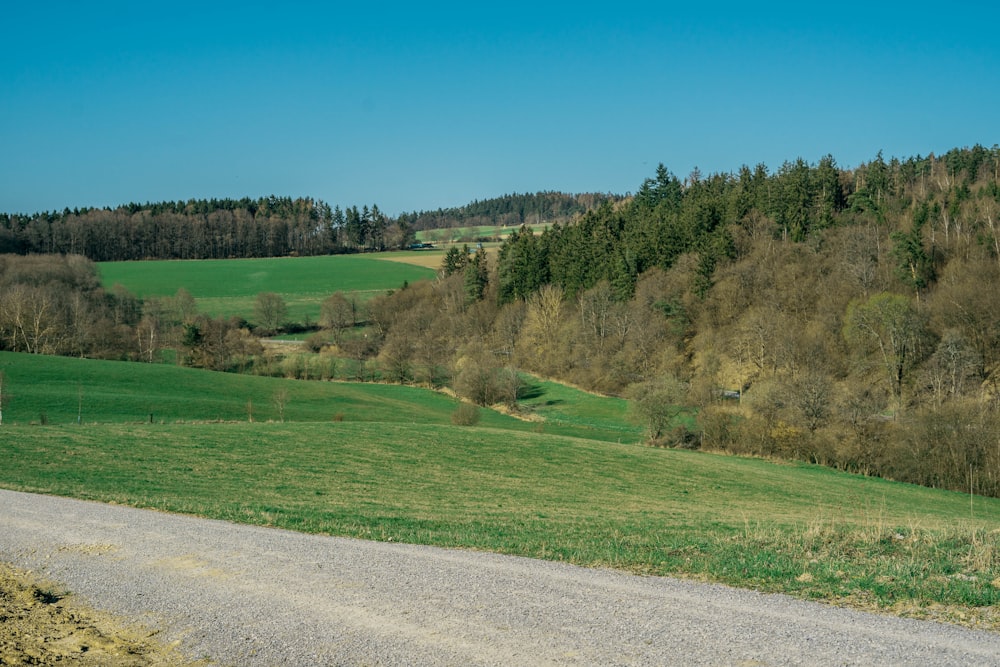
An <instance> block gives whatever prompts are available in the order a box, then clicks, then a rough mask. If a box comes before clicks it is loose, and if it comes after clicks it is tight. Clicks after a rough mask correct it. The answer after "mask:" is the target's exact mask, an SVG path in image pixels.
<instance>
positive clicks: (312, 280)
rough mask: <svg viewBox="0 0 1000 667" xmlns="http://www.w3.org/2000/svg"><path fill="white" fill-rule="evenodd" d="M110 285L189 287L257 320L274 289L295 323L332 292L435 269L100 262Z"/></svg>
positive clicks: (215, 311) (157, 292) (164, 292)
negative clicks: (260, 300)
mask: <svg viewBox="0 0 1000 667" xmlns="http://www.w3.org/2000/svg"><path fill="white" fill-rule="evenodd" d="M98 269H99V271H100V274H101V280H102V282H103V284H104V285H105V286H106V287H111V286H113V285H115V284H120V285H123V286H124V287H126V288H128V289H129V290H130V291H131V292H132V293H133V294H135V295H137V296H140V297H153V296H173V295H174V294H175V293H176V292H177V290H178V289H179V288H181V287H183V288H184V289H186V290H187V291H189V292H190V293H191V294H192V296H194V297H195V300H196V302H197V304H198V307H199V309H200V310H202V311H203V312H206V313H209V314H211V315H215V316H226V317H229V316H233V315H238V316H242V317H245V318H247V319H248V320H251V321H252V320H253V308H254V301H255V300H256V297H257V294H259V293H261V292H275V293H276V294H280V295H281V296H282V298H284V300H285V303H286V304H287V305H288V311H289V312H288V315H289V319H290V320H291V321H295V322H304V321H305V318H306V317H307V316H308V317H309V319H310V320H311V321H313V322H315V321H316V320H317V319H319V305H320V303H322V301H323V299H325V298H326V297H328V296H330V295H331V294H333V293H334V292H338V291H339V292H344V293H352V294H355V295H357V296H358V297H359V299H361V300H367V299H368V298H370V297H371V296H372V295H374V294H377V293H379V292H384V291H386V290H391V289H398V288H399V287H401V286H402V285H403V283H404V282H415V281H417V280H422V279H425V278H433V277H434V275H435V272H434V270H433V269H429V268H425V267H420V266H413V265H411V264H404V263H400V262H389V261H385V260H383V259H379V256H378V255H329V256H321V257H279V258H268V259H226V260H176V261H148V262H102V263H100V264H99V265H98Z"/></svg>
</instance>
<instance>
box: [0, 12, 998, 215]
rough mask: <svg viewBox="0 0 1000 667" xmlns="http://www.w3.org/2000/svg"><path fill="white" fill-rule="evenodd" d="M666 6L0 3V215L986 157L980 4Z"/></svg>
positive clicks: (628, 185)
mask: <svg viewBox="0 0 1000 667" xmlns="http://www.w3.org/2000/svg"><path fill="white" fill-rule="evenodd" d="M674 4H675V3H667V2H659V3H635V2H628V1H624V2H617V3H600V4H597V3H587V2H577V3H569V4H566V5H563V4H561V3H560V4H559V5H555V6H550V5H548V4H547V3H544V2H534V3H522V2H508V3H503V4H498V5H497V6H496V7H490V6H485V5H483V6H481V5H480V4H479V3H466V4H464V5H454V4H451V3H448V4H446V5H443V6H441V5H437V4H432V5H424V4H423V3H399V4H397V3H394V2H372V3H362V2H352V3H339V2H333V3H295V2H285V3H278V2H267V3H257V2H241V3H211V2H208V3H204V4H203V3H189V2H169V3H168V2H135V1H133V0H130V1H128V2H116V3H87V2H67V3H48V2H44V0H40V1H39V2H37V3H30V2H9V3H6V6H5V8H4V11H3V19H2V23H3V41H2V46H0V147H2V153H0V211H6V212H24V213H31V212H36V211H42V210H62V208H63V207H67V206H68V207H70V208H73V207H74V206H114V205H117V204H121V203H127V202H130V201H135V202H146V201H163V200H178V199H190V198H212V197H218V198H222V197H236V198H238V197H242V196H250V197H259V196H266V195H270V194H276V195H287V196H292V197H296V196H311V197H316V198H320V199H323V200H325V201H327V202H329V203H330V204H339V205H342V206H344V205H352V204H353V205H358V206H361V205H362V204H371V203H375V204H378V205H379V206H380V207H381V208H382V209H383V210H384V211H386V212H388V213H390V214H397V213H399V212H401V211H413V210H420V209H434V208H437V207H448V206H456V205H461V204H464V203H467V202H469V201H471V200H473V199H484V198H488V197H493V196H499V195H502V194H506V193H510V192H535V191H538V190H562V191H568V192H585V191H599V192H616V193H625V192H634V191H635V190H637V189H638V187H639V185H640V184H641V183H642V180H643V179H644V178H646V177H649V176H652V175H653V173H654V170H655V168H656V165H657V164H658V163H660V162H663V163H664V164H665V165H666V166H667V167H668V168H669V169H670V170H671V171H673V172H674V173H676V174H677V175H678V176H680V177H682V178H683V177H684V176H686V175H687V174H688V173H689V172H690V171H691V169H692V168H693V167H695V166H697V167H699V168H700V169H701V171H702V172H703V173H711V172H720V171H721V172H731V171H736V170H737V169H739V167H740V166H741V165H743V164H748V165H751V166H752V165H754V164H757V163H759V162H763V163H764V164H766V165H767V166H768V167H769V168H771V169H772V170H775V169H777V168H778V167H780V166H781V164H782V162H784V161H785V160H794V159H795V158H798V157H802V158H804V159H805V160H806V161H808V162H810V163H815V162H817V161H818V160H819V159H820V158H821V157H822V156H824V155H826V154H828V153H829V154H832V155H833V156H834V158H835V159H836V160H837V163H838V164H839V165H840V166H842V167H854V166H857V165H858V164H859V163H861V162H866V161H868V160H870V159H872V158H873V157H874V156H875V154H876V153H877V152H878V151H879V150H882V151H883V152H884V154H885V156H886V157H891V156H896V157H910V156H913V155H917V154H920V155H926V154H928V153H930V152H938V153H940V152H944V151H946V150H948V149H951V148H955V147H963V146H971V145H973V144H976V143H980V144H983V145H985V146H987V147H989V146H992V145H993V144H995V143H998V142H1000V36H998V34H997V26H998V25H1000V9H998V8H997V5H996V3H975V4H969V3H961V2H952V3H943V4H942V3H936V4H933V5H926V6H925V5H923V4H922V3H912V2H909V3H882V2H873V1H869V2H864V3H857V2H840V3H796V4H795V5H787V6H786V5H783V4H782V5H768V6H765V7H761V6H758V5H759V3H747V2H741V3H738V4H729V3H726V2H716V3H697V2H686V3H676V5H677V6H672V5H674ZM925 7H926V8H925Z"/></svg>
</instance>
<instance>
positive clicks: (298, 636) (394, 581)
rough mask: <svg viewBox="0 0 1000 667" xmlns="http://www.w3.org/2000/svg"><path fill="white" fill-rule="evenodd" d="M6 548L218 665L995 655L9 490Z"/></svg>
mask: <svg viewBox="0 0 1000 667" xmlns="http://www.w3.org/2000/svg"><path fill="white" fill-rule="evenodd" d="M0 560H3V561H7V562H9V563H11V564H13V565H15V566H18V567H22V568H28V569H32V570H35V571H37V572H39V573H40V574H41V575H42V576H45V577H48V578H49V579H52V580H55V581H58V582H60V583H62V584H63V585H65V586H66V587H67V588H68V589H69V590H70V591H72V592H73V593H74V595H76V596H79V597H81V598H82V599H84V600H85V601H87V602H88V603H90V604H92V605H93V606H95V607H97V608H99V609H102V610H105V611H108V612H111V613H114V614H118V615H122V616H124V617H126V618H129V619H134V620H137V621H141V622H142V623H145V624H146V625H147V626H150V627H152V628H156V629H160V630H162V632H161V633H160V635H159V637H160V638H161V639H165V640H167V641H169V642H176V643H177V645H178V647H179V648H180V650H181V651H183V652H184V653H186V654H187V655H188V656H190V657H191V658H195V659H199V658H209V659H211V660H212V661H214V662H217V663H219V664H223V665H286V664H287V665H342V664H350V665H549V664H552V665H582V664H585V665H674V664H676V665H922V666H923V665H996V664H1000V635H997V634H993V633H987V632H977V631H973V630H967V629H963V628H960V627H956V626H949V625H944V624H938V623H931V622H923V621H913V620H905V619H899V618H894V617H889V616H879V615H871V614H865V613H861V612H856V611H851V610H846V609H840V608H835V607H830V606H826V605H821V604H815V603H808V602H803V601H798V600H794V599H792V598H789V597H786V596H782V595H763V594H758V593H753V592H748V591H742V590H737V589H732V588H728V587H725V586H715V585H706V584H699V583H693V582H687V581H679V580H675V579H669V578H664V577H639V576H633V575H628V574H623V573H620V572H614V571H610V570H600V569H584V568H578V567H573V566H569V565H563V564H559V563H548V562H543V561H536V560H531V559H526V558H514V557H508V556H499V555H494V554H486V553H476V552H468V551H456V550H447V549H437V548H431V547H420V546H411V545H405V544H386V543H378V542H365V541H360V540H350V539H342V538H333V537H323V536H316V535H304V534H300V533H295V532H290V531H284V530H275V529H268V528H258V527H253V526H243V525H237V524H231V523H226V522H221V521H212V520H206V519H198V518H193V517H188V516H178V515H172V514H165V513H161V512H153V511H148V510H137V509H133V508H129V507H121V506H115V505H104V504H100V503H91V502H84V501H79V500H70V499H65V498H56V497H49V496H39V495H33V494H25V493H16V492H10V491H0Z"/></svg>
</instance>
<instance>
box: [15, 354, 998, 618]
mask: <svg viewBox="0 0 1000 667" xmlns="http://www.w3.org/2000/svg"><path fill="white" fill-rule="evenodd" d="M0 370H2V371H3V374H4V401H3V413H4V414H3V416H4V420H3V422H4V423H3V426H0V456H2V460H3V461H4V463H3V464H2V465H0V486H3V487H5V488H11V489H19V490H25V491H35V492H42V493H52V494H58V495H66V496H73V497H79V498H88V499H94V500H101V501H107V502H117V503H124V504H129V505H136V506H140V507H152V508H158V509H162V510H168V511H176V512H184V513H190V514H196V515H201V516H208V517H215V518H221V519H229V520H234V521H241V522H247V523H254V524H260V525H269V526H280V527H284V528H290V529H294V530H302V531H307V532H316V533H325V534H335V535H345V536H354V537H361V538H370V539H378V540H393V541H405V542H413V543H421V544H434V545H440V546H449V547H457V548H467V549H481V550H490V551H497V552H502V553H510V554H519V555H524V556H531V557H538V558H547V559H554V560H561V561H566V562H571V563H577V564H580V565H587V566H606V567H614V568H620V569H624V570H628V571H632V572H639V573H646V574H677V575H685V576H692V577H697V578H702V579H706V580H711V581H721V582H726V583H730V584H735V585H739V586H747V587H752V588H756V589H760V590H766V591H784V592H787V593H791V594H794V595H797V596H801V597H806V598H813V599H819V600H827V601H834V602H839V603H845V604H852V605H855V606H860V607H864V608H875V609H881V610H888V611H892V612H894V613H900V614H904V615H913V616H920V617H933V618H940V619H944V620H952V621H958V622H962V623H966V624H968V625H979V626H981V627H989V628H993V629H1000V615H998V614H997V613H996V611H995V610H994V606H995V605H997V604H998V603H1000V531H998V530H997V526H998V525H1000V500H996V499H989V498H980V497H970V496H968V495H963V494H958V493H950V492H941V491H936V490H932V489H926V488H922V487H916V486H911V485H904V484H897V483H892V482H888V481H884V480H878V479H872V478H865V477H860V476H855V475H846V474H842V473H838V472H836V471H834V470H830V469H828V468H823V467H819V466H810V465H805V464H795V463H780V464H779V463H772V462H768V461H762V460H756V459H744V458H737V457H731V456H719V455H714V454H709V453H702V452H688V451H678V450H664V449H651V448H646V447H642V446H639V445H636V444H618V442H617V441H615V440H614V439H613V438H614V437H615V430H614V428H613V427H614V425H615V424H618V428H619V431H618V434H619V436H620V434H621V433H626V432H628V431H627V430H628V429H630V428H634V427H633V426H631V425H628V424H626V423H624V422H623V421H622V417H623V414H624V412H623V410H624V406H623V403H622V402H620V401H618V400H616V399H607V398H602V397H599V396H594V395H589V394H586V395H580V394H581V393H580V392H577V393H573V392H574V391H575V390H572V389H568V388H564V387H560V386H558V385H554V384H551V383H547V382H541V381H537V382H536V384H535V385H533V386H532V387H531V392H530V398H529V401H534V402H535V406H536V412H537V413H539V414H540V415H541V416H542V417H546V416H547V415H546V414H545V410H546V409H548V410H550V412H549V413H548V416H549V417H551V418H552V421H551V422H550V421H545V422H542V423H540V424H539V423H532V422H525V421H521V420H517V419H513V418H511V417H507V416H504V415H500V414H497V413H494V412H492V411H489V410H482V411H481V419H480V421H479V423H478V425H477V426H474V427H465V426H455V425H453V424H452V423H451V415H452V413H453V412H454V410H455V407H456V405H457V403H456V402H455V401H454V399H452V398H450V397H448V396H444V395H441V394H438V393H434V392H431V391H427V390H422V389H416V388H410V387H398V386H390V385H377V384H361V385H355V384H350V383H334V382H319V381H293V380H284V379H278V378H264V377H251V376H239V375H227V374H220V373H211V372H208V371H202V370H194V369H186V368H179V367H173V366H165V365H147V364H133V363H124V362H99V361H87V360H79V359H59V358H51V357H41V356H30V355H15V354H10V353H3V354H0ZM584 396H585V397H586V398H584ZM276 397H283V398H282V400H283V401H284V405H283V408H282V409H281V414H279V410H278V407H277V406H276V404H275V398H276ZM578 401H579V402H580V406H582V407H572V406H573V404H574V403H576V402H578ZM585 401H589V402H585ZM249 402H252V403H253V405H254V406H255V407H254V411H255V413H256V414H255V419H254V421H253V422H252V423H251V422H250V420H249V415H248V403H249ZM81 408H82V409H81ZM149 412H153V414H154V421H153V423H150V422H149V415H148V413H149ZM43 414H44V419H42V415H43ZM81 414H82V420H81V421H82V423H80V424H77V423H76V422H77V417H78V415H81ZM282 417H283V418H284V421H282V420H281V419H282ZM560 420H562V422H563V423H559V421H560ZM42 422H45V423H44V424H43V423H42ZM567 434H574V435H575V436H576V437H570V436H569V435H567ZM588 434H591V435H588ZM593 434H602V437H603V440H598V439H596V437H595V436H594V435H593ZM581 436H582V437H581Z"/></svg>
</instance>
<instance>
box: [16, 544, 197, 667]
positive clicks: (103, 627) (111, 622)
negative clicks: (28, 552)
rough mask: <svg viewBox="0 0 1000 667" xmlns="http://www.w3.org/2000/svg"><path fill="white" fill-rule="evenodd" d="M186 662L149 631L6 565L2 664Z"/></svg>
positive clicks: (113, 666)
mask: <svg viewBox="0 0 1000 667" xmlns="http://www.w3.org/2000/svg"><path fill="white" fill-rule="evenodd" d="M192 664H198V665H204V664H207V663H200V662H199V663H192V662H191V661H189V660H185V659H184V658H183V657H182V656H180V655H179V654H178V653H177V651H175V650H174V649H173V648H172V647H171V646H168V645H166V644H163V643H162V642H158V641H156V640H155V639H154V638H153V637H152V635H151V634H150V632H149V630H148V629H146V628H142V627H139V626H135V625H130V624H128V623H126V622H124V621H122V620H120V619H116V618H114V617H112V616H111V615H109V614H104V613H102V612H99V611H96V610H94V609H89V608H87V607H86V606H84V605H82V604H77V603H76V602H75V601H74V600H73V599H72V596H71V595H69V594H68V593H67V592H66V591H64V590H62V589H60V588H59V586H57V585H53V584H51V583H49V582H46V581H43V580H41V579H38V578H36V577H35V576H33V575H32V574H30V573H28V572H25V571H23V570H19V569H16V568H13V567H11V566H9V565H7V564H6V563H0V665H4V666H5V665H94V666H98V665H100V666H104V665H107V666H109V667H140V666H141V667H146V666H153V665H155V666H158V667H160V666H162V667H168V666H169V667H174V666H175V665H192Z"/></svg>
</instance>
